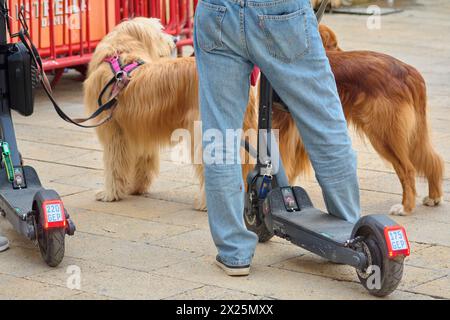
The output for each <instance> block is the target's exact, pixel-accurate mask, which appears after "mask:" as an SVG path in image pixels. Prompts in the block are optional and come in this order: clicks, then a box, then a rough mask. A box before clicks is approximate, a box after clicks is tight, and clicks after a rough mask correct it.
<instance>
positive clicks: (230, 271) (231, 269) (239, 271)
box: [216, 256, 250, 277]
mask: <svg viewBox="0 0 450 320" xmlns="http://www.w3.org/2000/svg"><path fill="white" fill-rule="evenodd" d="M216 264H217V266H219V267H220V268H221V269H222V270H223V271H225V273H226V274H227V275H229V276H231V277H242V276H248V275H249V274H250V265H249V264H248V265H245V266H230V265H227V264H225V263H224V262H223V261H222V260H221V259H220V257H219V256H217V257H216Z"/></svg>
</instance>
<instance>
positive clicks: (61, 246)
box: [37, 213, 66, 267]
mask: <svg viewBox="0 0 450 320" xmlns="http://www.w3.org/2000/svg"><path fill="white" fill-rule="evenodd" d="M43 219H44V218H43V214H42V213H40V214H39V221H38V222H37V229H38V230H37V237H38V238H37V239H38V244H39V250H40V251H41V256H42V258H43V259H44V261H45V263H47V265H48V266H50V267H57V266H58V265H59V264H60V263H61V262H62V261H63V259H64V254H65V238H66V230H65V229H63V228H57V229H48V230H44V228H43V226H42V224H41V221H43Z"/></svg>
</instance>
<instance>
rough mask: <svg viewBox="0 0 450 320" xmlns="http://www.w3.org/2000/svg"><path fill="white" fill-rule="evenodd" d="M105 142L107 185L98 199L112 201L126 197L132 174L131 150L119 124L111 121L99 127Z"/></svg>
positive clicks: (99, 193)
mask: <svg viewBox="0 0 450 320" xmlns="http://www.w3.org/2000/svg"><path fill="white" fill-rule="evenodd" d="M97 132H98V135H99V138H100V141H101V142H102V144H103V147H104V151H103V162H104V175H105V186H104V190H103V191H99V192H98V193H97V194H96V199H97V200H98V201H104V202H111V201H118V200H121V199H123V198H124V196H125V194H126V188H127V185H128V180H129V179H128V177H129V174H130V162H131V161H130V160H131V159H130V152H129V150H128V146H127V144H126V142H125V139H124V137H123V134H122V131H121V129H120V127H119V126H117V125H115V124H113V123H109V124H107V125H105V127H101V128H99V129H98V131H97Z"/></svg>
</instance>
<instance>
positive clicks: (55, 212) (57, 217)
mask: <svg viewBox="0 0 450 320" xmlns="http://www.w3.org/2000/svg"><path fill="white" fill-rule="evenodd" d="M45 210H46V211H47V220H48V222H50V223H52V222H61V221H63V219H64V218H63V213H62V208H61V205H60V204H59V203H53V204H47V205H46V206H45Z"/></svg>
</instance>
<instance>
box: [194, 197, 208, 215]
mask: <svg viewBox="0 0 450 320" xmlns="http://www.w3.org/2000/svg"><path fill="white" fill-rule="evenodd" d="M194 209H195V210H198V211H203V212H206V211H208V208H207V207H206V201H205V200H204V199H196V200H195V201H194Z"/></svg>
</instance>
